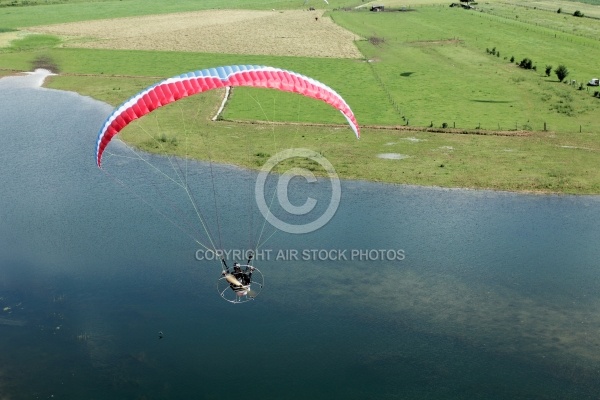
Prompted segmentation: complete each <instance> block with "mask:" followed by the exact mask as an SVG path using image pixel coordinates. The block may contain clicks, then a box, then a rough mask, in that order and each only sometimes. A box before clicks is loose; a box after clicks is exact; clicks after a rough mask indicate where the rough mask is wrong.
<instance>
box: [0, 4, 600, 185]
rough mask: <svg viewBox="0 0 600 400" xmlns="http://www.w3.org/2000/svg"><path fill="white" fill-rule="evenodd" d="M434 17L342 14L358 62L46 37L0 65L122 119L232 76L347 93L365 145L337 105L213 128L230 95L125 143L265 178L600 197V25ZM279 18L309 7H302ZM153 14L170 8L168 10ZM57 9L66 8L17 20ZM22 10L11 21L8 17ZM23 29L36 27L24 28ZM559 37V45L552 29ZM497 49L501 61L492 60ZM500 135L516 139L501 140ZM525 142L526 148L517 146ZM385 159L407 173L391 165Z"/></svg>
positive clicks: (287, 106)
mask: <svg viewBox="0 0 600 400" xmlns="http://www.w3.org/2000/svg"><path fill="white" fill-rule="evenodd" d="M134 2H135V1H134V0H132V1H129V2H126V1H123V3H129V4H132V3H134ZM423 2H426V3H427V4H425V5H423V3H421V4H418V5H416V6H414V7H413V8H411V10H412V11H407V12H390V13H372V12H368V11H366V8H365V10H364V11H353V12H349V11H341V10H334V8H336V2H335V1H334V0H330V5H331V8H330V9H331V11H330V12H329V13H328V15H330V16H331V17H332V18H333V20H334V21H335V22H336V23H338V24H339V25H341V26H344V27H345V28H347V29H349V30H351V31H352V32H354V33H356V34H357V35H359V36H360V37H362V38H364V40H361V41H358V42H356V44H357V46H358V47H359V49H360V50H361V52H362V53H363V55H364V59H358V60H342V59H329V58H327V59H325V58H323V59H321V58H320V59H314V58H302V57H276V56H268V57H267V56H252V55H231V54H197V53H184V52H152V51H117V50H91V49H75V48H61V47H60V44H59V43H58V42H59V41H60V38H48V37H43V36H41V37H39V38H30V37H25V38H23V39H20V40H18V41H15V42H13V43H12V45H11V46H10V47H7V48H4V49H0V71H3V73H8V72H12V71H14V70H21V71H29V70H31V68H33V67H34V66H35V60H39V59H40V58H41V59H46V60H47V59H51V60H52V61H53V62H54V63H55V64H56V65H57V67H58V68H59V70H60V75H58V76H55V77H52V78H51V79H49V81H48V83H47V86H48V87H51V88H57V89H62V90H72V91H77V92H79V93H81V94H84V95H88V96H91V97H94V98H97V99H99V100H103V101H106V102H108V103H109V104H112V105H115V106H116V105H118V104H119V103H121V102H123V101H125V100H126V99H128V98H129V97H130V96H132V95H133V94H135V93H136V92H138V91H139V90H141V89H142V88H144V87H146V86H148V85H150V84H153V83H155V82H157V81H159V80H161V79H163V78H167V77H169V76H173V75H177V74H180V73H183V72H187V71H192V70H196V69H202V68H209V67H214V66H219V65H230V64H260V65H272V66H277V67H281V68H286V69H290V70H293V71H297V72H300V73H302V74H304V75H307V76H310V77H313V78H315V79H317V80H319V81H322V82H324V83H326V84H327V85H328V86H330V87H332V88H333V89H334V90H336V91H337V92H338V93H340V94H341V95H342V96H343V97H344V98H345V99H346V101H347V102H348V104H349V105H350V106H351V107H352V109H353V110H354V112H355V114H356V116H357V119H358V121H359V123H360V124H361V125H362V126H363V128H362V132H363V135H362V139H361V140H360V141H358V140H356V139H354V138H353V135H352V132H351V130H350V129H349V128H348V127H346V126H345V120H344V118H343V117H342V116H341V115H340V114H339V112H337V111H336V110H334V109H333V108H331V107H329V106H327V105H326V104H324V103H321V102H318V101H312V100H309V99H306V98H303V97H301V96H298V95H291V94H287V93H279V92H276V91H269V90H257V89H249V88H236V89H234V91H233V94H232V96H231V99H230V101H229V102H228V105H227V107H226V109H225V112H224V113H223V115H222V120H220V121H216V122H212V121H209V117H210V116H212V114H213V113H214V111H215V110H216V108H217V107H218V105H219V104H220V101H221V96H222V94H221V93H218V92H214V93H207V94H202V95H199V96H195V97H194V98H193V99H187V100H186V101H183V102H178V103H180V104H178V105H176V106H174V107H165V108H163V109H160V110H158V112H155V113H154V114H155V115H153V116H151V118H148V117H146V118H144V119H142V120H141V121H139V123H138V122H136V123H134V124H132V126H130V127H128V128H127V130H126V132H124V135H123V138H124V139H125V140H126V141H128V142H130V143H132V144H134V145H136V146H139V147H141V148H143V149H146V150H148V151H158V152H168V153H173V154H180V155H184V156H189V157H194V158H200V159H211V160H213V161H216V162H226V163H234V164H238V165H243V166H247V167H250V168H257V167H259V166H260V165H262V163H263V162H264V161H265V160H266V158H267V157H268V156H270V155H273V154H275V153H276V152H277V151H278V150H281V149H284V148H290V147H308V148H312V149H314V150H317V151H320V152H322V154H324V155H325V156H326V157H327V158H328V159H329V160H330V161H331V162H332V163H333V165H334V166H335V167H336V169H337V171H338V173H340V175H341V176H342V177H345V178H355V179H367V180H375V181H385V182H394V183H410V184H420V185H438V186H445V187H473V188H491V189H498V190H517V191H532V192H566V193H600V174H598V173H597V172H596V171H597V165H598V161H600V160H599V157H598V152H599V151H600V139H599V138H598V134H599V133H600V132H599V131H600V123H598V121H597V120H598V111H599V109H600V99H598V98H595V97H594V96H593V91H594V90H598V89H597V88H596V89H594V88H587V87H585V86H584V87H583V90H578V87H579V86H578V85H579V82H587V81H588V80H589V79H591V78H592V77H600V65H598V64H597V57H595V56H594V54H595V53H596V52H597V51H598V50H600V42H599V41H598V40H596V39H593V38H591V36H593V35H594V32H596V33H598V37H600V21H597V22H599V24H598V25H593V24H589V26H588V25H586V27H587V28H586V29H588V30H589V32H592V33H591V34H589V35H588V33H586V35H581V34H577V32H572V31H573V29H575V28H576V26H573V25H571V26H569V25H568V24H569V21H574V22H573V23H578V22H579V20H580V19H577V20H576V21H575V20H574V19H573V18H570V19H564V18H563V19H562V20H559V19H556V16H555V15H554V14H555V13H550V12H548V11H544V10H535V9H532V8H529V9H524V8H522V7H518V8H516V10H517V12H519V13H523V14H522V15H523V17H521V18H514V16H512V14H511V12H514V10H515V6H513V5H506V4H503V3H500V2H493V3H490V4H489V6H490V7H491V6H493V10H491V11H489V10H483V12H480V11H467V10H463V9H457V8H450V7H448V6H447V4H443V5H436V4H431V2H427V1H426V0H423ZM116 3H118V2H110V1H106V2H99V3H86V2H77V3H76V2H69V4H68V5H69V6H70V7H72V8H73V9H77V8H78V7H82V8H83V9H85V8H86V7H89V8H90V10H91V9H93V8H94V5H95V4H96V5H97V4H102V5H103V7H108V8H110V7H115V8H113V11H114V12H116V13H117V15H119V16H124V15H128V14H126V12H125V11H122V13H120V14H119V12H121V11H118V6H117V5H116ZM192 3H194V4H195V3H196V2H191V1H189V2H188V1H174V2H170V3H169V6H168V7H164V8H161V12H171V11H172V10H173V9H174V8H177V9H178V11H183V10H184V8H185V7H192ZM208 3H210V1H208V2H206V3H204V2H202V7H204V6H206V8H210V7H209V6H207V4H208ZM241 3H243V7H246V8H249V7H251V6H252V4H255V5H256V3H252V2H250V1H241V0H240V1H238V2H236V1H226V0H224V1H222V8H225V7H236V6H238V4H241ZM277 3H278V4H279V6H280V7H281V6H283V5H285V6H289V7H292V6H294V7H297V6H298V2H288V1H281V2H277ZM311 3H315V2H314V1H312V2H309V3H308V4H311ZM342 3H343V4H342ZM144 4H148V7H151V6H152V7H158V8H160V7H159V3H158V2H153V1H148V2H144ZM261 4H263V5H264V4H266V3H261ZM269 4H272V3H269ZM337 4H338V5H344V6H348V5H352V4H354V5H360V3H358V2H354V3H352V2H345V1H341V2H338V3H337ZM363 4H364V3H363ZM64 6H66V4H65V5H64ZM109 6H110V7H109ZM45 7H54V6H52V5H49V6H44V7H42V6H39V7H20V8H19V9H18V10H16V8H11V10H13V9H14V10H16V11H23V12H25V11H27V10H36V9H42V8H45ZM56 7H58V5H57V6H56ZM240 7H241V6H240ZM8 8H9V7H7V8H0V13H2V12H4V11H6V9H8ZM267 8H275V7H267ZM115 10H117V11H115ZM165 10H166V11H165ZM511 10H512V11H511ZM36 12H39V11H36ZM148 13H152V12H148ZM78 15H84V16H85V13H83V14H78ZM97 16H98V15H96V17H97ZM544 16H549V17H548V19H546V20H545V19H544ZM22 18H23V17H22ZM57 18H58V17H57ZM60 18H64V16H61V17H60ZM74 18H75V17H74ZM78 18H80V19H82V18H83V19H84V18H85V17H78ZM88 18H91V17H89V16H88ZM540 18H541V19H542V20H541V21H542V22H543V21H545V22H543V23H542V22H540V20H539V19H540ZM48 21H50V20H48ZM48 21H46V22H44V23H50V22H51V21H50V22H48ZM553 21H554V22H553ZM557 21H558V22H557ZM564 21H566V22H564ZM590 21H591V20H590ZM13 22H14V23H15V25H14V26H24V25H22V22H23V21H21V22H19V21H18V20H14V21H13ZM57 22H58V21H57ZM60 22H62V20H61V21H60ZM2 23H4V22H2ZM558 23H560V24H561V25H560V29H559V28H558V25H553V24H558ZM553 26H554V28H553ZM586 32H587V31H586ZM492 48H495V51H496V53H499V56H498V55H497V54H495V55H491V54H489V53H488V52H486V49H488V50H489V49H492ZM511 57H514V58H515V60H516V61H520V60H521V59H523V58H525V57H528V58H531V59H532V60H533V61H534V64H535V65H536V66H537V71H533V70H523V69H521V68H519V67H517V66H516V65H515V63H514V62H513V63H511V62H510V61H509V60H510V58H511ZM559 64H564V65H565V66H567V68H568V69H569V71H570V74H569V76H568V77H567V81H571V80H572V79H575V80H577V82H578V85H576V86H572V85H569V84H566V83H559V82H558V79H557V78H556V76H555V75H554V74H553V73H552V74H551V76H549V77H546V76H545V74H544V67H545V66H546V65H552V66H553V67H554V68H555V67H556V66H558V65H559ZM188 103H189V104H188ZM182 116H184V117H185V118H182ZM149 117H150V116H149ZM146 120H147V121H146ZM161 121H162V122H161ZM190 121H191V122H190ZM256 121H258V122H259V123H255V122H256ZM277 122H285V123H286V124H278V123H277ZM144 123H146V124H150V125H148V126H146V125H142V124H144ZM307 124H309V125H307ZM323 124H325V126H323ZM152 126H153V127H154V129H151V127H152ZM442 126H444V127H446V128H444V129H441V127H442ZM544 126H545V127H546V131H544ZM381 128H385V129H381ZM396 128H398V129H396ZM407 128H408V129H412V130H406V129H407ZM453 128H454V129H453ZM434 131H435V132H434ZM496 131H502V134H503V135H502V136H497V135H495V133H496ZM521 131H524V132H525V133H526V135H525V136H514V135H513V136H510V135H512V134H515V133H517V132H521ZM452 132H465V133H466V134H459V133H452ZM507 135H508V136H507ZM207 149H210V152H207ZM386 153H392V154H396V155H398V156H399V158H402V159H384V158H379V157H378V156H379V155H381V154H386Z"/></svg>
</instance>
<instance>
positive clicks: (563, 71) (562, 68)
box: [554, 64, 569, 82]
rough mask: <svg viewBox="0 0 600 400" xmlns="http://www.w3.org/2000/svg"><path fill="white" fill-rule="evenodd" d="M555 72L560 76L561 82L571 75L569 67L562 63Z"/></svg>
mask: <svg viewBox="0 0 600 400" xmlns="http://www.w3.org/2000/svg"><path fill="white" fill-rule="evenodd" d="M554 73H555V74H556V77H557V78H558V80H559V82H562V81H564V80H565V78H566V77H567V76H568V75H569V70H568V69H567V67H565V66H564V65H562V64H561V65H559V66H558V67H556V69H555V70H554Z"/></svg>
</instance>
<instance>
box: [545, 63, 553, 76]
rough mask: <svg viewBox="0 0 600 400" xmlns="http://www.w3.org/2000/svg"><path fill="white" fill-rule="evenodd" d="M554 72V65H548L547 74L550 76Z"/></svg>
mask: <svg viewBox="0 0 600 400" xmlns="http://www.w3.org/2000/svg"><path fill="white" fill-rule="evenodd" d="M551 72H552V65H546V76H550V73H551Z"/></svg>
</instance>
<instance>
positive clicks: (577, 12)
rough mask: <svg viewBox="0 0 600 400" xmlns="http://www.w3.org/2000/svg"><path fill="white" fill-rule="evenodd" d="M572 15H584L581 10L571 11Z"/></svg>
mask: <svg viewBox="0 0 600 400" xmlns="http://www.w3.org/2000/svg"><path fill="white" fill-rule="evenodd" d="M573 16H574V17H584V15H583V13H582V12H581V11H579V10H577V11H575V12H574V13H573Z"/></svg>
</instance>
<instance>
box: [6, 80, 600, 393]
mask: <svg viewBox="0 0 600 400" xmlns="http://www.w3.org/2000/svg"><path fill="white" fill-rule="evenodd" d="M36 79H38V77H37V76H36V75H31V76H28V77H12V78H4V79H1V80H0V115H1V116H2V118H1V120H2V123H1V124H0V137H1V138H2V146H1V147H0V160H1V161H2V164H1V168H2V169H1V171H0V185H1V188H2V189H1V190H2V192H1V193H2V195H1V196H0V398H1V399H47V398H54V399H192V398H194V399H199V398H207V399H209V398H218V399H223V398H240V397H244V398H261V399H270V398H272V399H280V398H288V399H291V398H297V399H306V398H314V399H317V398H323V399H330V398H345V399H365V398H378V399H384V398H406V399H533V398H538V399H597V398H598V393H600V383H599V382H600V294H599V290H598V289H599V288H600V268H599V262H598V260H600V246H598V244H599V243H600V198H599V197H597V196H581V197H576V196H539V195H519V194H511V193H496V192H488V191H472V190H445V189H437V188H419V187H409V186H397V185H382V184H375V183H368V182H355V181H343V182H342V200H341V202H340V207H339V209H338V211H337V213H336V214H335V217H334V218H333V219H332V220H331V221H330V222H329V223H328V224H326V225H325V226H324V227H323V228H321V229H319V230H317V231H314V232H312V233H308V234H304V235H293V234H286V233H282V232H276V233H274V234H273V235H272V236H271V234H272V233H273V229H272V228H270V226H268V227H266V228H265V230H264V231H263V230H262V228H261V224H262V222H261V220H260V218H259V217H258V216H259V215H260V214H258V211H257V209H256V206H255V205H253V201H254V198H253V195H252V194H251V190H252V187H251V185H252V182H254V180H255V178H256V174H255V173H252V172H248V171H244V170H241V169H238V168H234V167H230V166H220V165H215V164H207V163H191V162H190V163H187V164H186V166H187V167H186V168H188V170H189V176H190V177H196V178H197V179H198V180H199V181H200V180H201V179H205V180H206V179H209V177H210V180H207V181H205V182H216V183H217V187H218V188H217V191H216V193H218V195H217V199H218V200H219V204H218V208H219V209H220V212H219V213H215V212H214V209H212V208H211V207H210V206H209V204H210V203H211V202H212V203H215V202H214V201H213V200H214V198H212V197H210V195H209V194H210V193H212V191H202V190H200V191H199V194H198V196H199V197H198V198H197V199H196V201H197V203H198V204H202V205H203V207H204V206H205V207H206V208H205V210H206V211H205V215H204V217H205V220H206V221H207V223H208V225H209V226H210V227H211V229H212V231H213V236H214V237H215V238H216V237H219V236H220V237H221V239H220V242H221V243H222V244H223V247H225V248H231V249H235V248H238V249H239V248H242V247H243V246H245V245H246V243H247V242H248V241H252V240H257V236H260V237H261V239H265V240H267V242H266V243H265V244H264V245H263V246H262V247H261V249H262V250H263V253H262V254H261V257H262V259H261V260H260V261H257V264H256V265H257V266H258V267H259V268H260V269H261V271H262V272H263V274H264V276H265V282H266V285H265V288H264V290H263V291H262V293H261V294H260V296H259V297H258V298H257V299H256V300H255V301H252V302H249V303H244V304H240V305H237V304H229V303H227V302H225V301H223V300H222V299H221V298H220V297H219V295H218V294H217V291H216V288H215V284H216V280H217V279H218V277H219V276H220V268H219V264H218V262H214V261H198V260H197V259H196V255H197V251H198V250H200V251H202V250H203V248H202V247H201V246H200V245H199V244H198V243H196V242H194V240H192V239H191V238H190V235H189V233H190V232H191V231H190V229H189V228H188V227H187V226H183V227H182V225H181V224H180V223H179V222H177V221H182V222H183V223H185V221H191V220H194V219H193V218H194V217H193V216H192V217H191V219H190V218H189V217H188V216H187V214H185V213H184V212H182V213H179V212H175V213H174V214H173V215H174V217H173V219H175V220H176V219H177V218H180V219H179V220H176V221H168V220H166V219H165V218H163V217H162V216H161V215H160V212H163V210H162V208H161V206H163V205H164V201H162V200H163V199H162V198H158V199H157V198H154V199H150V197H148V196H151V195H150V193H151V192H152V191H153V190H154V189H155V188H156V187H155V186H154V185H153V184H152V185H151V184H146V183H145V182H146V181H145V180H144V178H139V177H137V178H132V181H131V182H132V183H131V186H128V187H122V186H120V185H119V184H117V183H116V182H115V181H114V180H113V179H110V177H109V176H107V175H106V174H104V173H103V172H102V171H100V170H99V169H98V168H97V167H96V165H95V163H94V143H95V139H96V133H97V130H98V128H99V127H100V125H101V124H102V122H103V121H104V119H105V118H106V116H107V115H108V114H109V113H110V112H111V109H112V108H111V107H109V106H108V105H106V104H103V103H100V102H97V101H95V100H92V99H89V98H84V97H81V96H79V95H77V94H74V93H66V92H60V91H55V90H48V89H42V88H39V87H37V85H38V84H39V81H38V80H36ZM118 146H123V145H122V144H115V147H116V148H118ZM389 161H390V162H402V161H401V160H389ZM156 162H157V163H161V162H162V161H161V160H160V159H159V160H156ZM119 168H120V171H121V172H123V176H125V177H126V176H129V175H131V174H133V173H135V172H136V171H137V167H136V163H135V162H128V161H127V160H125V161H124V162H123V163H122V165H118V164H117V168H115V171H119ZM130 173H131V174H130ZM136 180H137V185H138V187H137V189H136V190H137V192H132V191H131V190H129V188H131V187H133V186H135V185H136ZM291 187H292V188H296V189H295V190H296V191H295V192H294V191H292V192H291V193H290V196H291V198H292V200H293V201H296V202H298V201H299V204H301V203H302V202H303V200H302V199H306V197H307V193H310V196H312V197H315V198H317V199H319V195H320V194H322V193H324V192H326V191H327V190H328V187H327V184H326V183H324V182H323V180H319V182H318V183H316V184H309V183H306V182H299V183H298V184H296V185H293V186H291ZM309 191H310V192H309ZM313 192H314V193H313ZM161 193H162V194H163V195H164V194H165V193H169V190H168V189H167V190H164V191H162V192H161ZM143 199H150V202H152V203H153V204H155V205H158V209H157V210H155V209H153V207H152V206H149V205H148V204H146V203H145V202H144V201H143ZM240 199H241V200H240ZM178 201H179V200H174V202H175V205H177V204H179V203H177V202H178ZM322 203H323V202H320V204H322ZM295 204H296V203H295ZM173 208H174V207H171V209H173ZM248 210H249V211H248ZM318 211H319V208H318V207H317V209H316V212H318ZM164 212H167V213H168V212H169V211H168V207H167V208H165V211H164ZM217 215H219V220H218V221H216V218H217ZM249 216H251V218H250V217H249ZM245 219H248V220H250V221H249V222H247V221H245ZM173 222H175V223H173ZM249 225H250V226H251V228H250V229H248V228H246V227H247V226H249ZM217 227H218V228H220V229H218V228H217ZM217 231H218V232H217ZM261 231H262V232H263V234H260V232H261ZM257 232H259V233H257ZM191 233H192V236H194V235H196V233H195V231H193V232H191ZM201 236H202V229H201V228H199V229H198V233H197V236H194V237H201ZM249 236H250V239H248V238H249ZM201 242H202V243H203V244H205V243H206V240H204V239H203V240H201ZM240 243H242V245H241V246H240ZM292 250H293V251H297V254H298V255H299V256H298V257H296V258H297V259H294V257H292V256H291V253H290V252H289V251H292ZM313 250H315V251H318V250H322V251H325V250H328V251H329V252H328V253H327V257H324V256H323V254H324V253H323V252H321V253H316V255H315V256H314V257H313V256H311V257H307V258H309V259H307V260H305V259H302V254H306V252H308V253H309V254H310V252H311V251H313ZM369 250H384V251H387V250H392V251H395V252H396V253H391V256H390V254H388V253H387V252H386V253H385V255H384V256H381V253H380V252H377V251H375V252H374V253H373V252H372V253H364V254H370V255H366V256H364V257H360V256H357V257H352V251H363V252H367V251H369ZM282 251H283V253H281V252H282ZM285 251H288V253H285ZM344 251H345V253H344ZM269 252H270V253H269ZM303 252H304V253H303ZM278 254H279V255H283V256H282V257H280V259H277V257H276V256H277V255H278ZM286 254H287V256H286ZM319 254H321V256H319ZM332 255H333V256H335V255H338V256H339V255H341V256H339V257H337V258H338V259H335V257H332ZM159 331H160V332H163V334H164V337H163V338H162V339H159V335H158V332H159Z"/></svg>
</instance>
